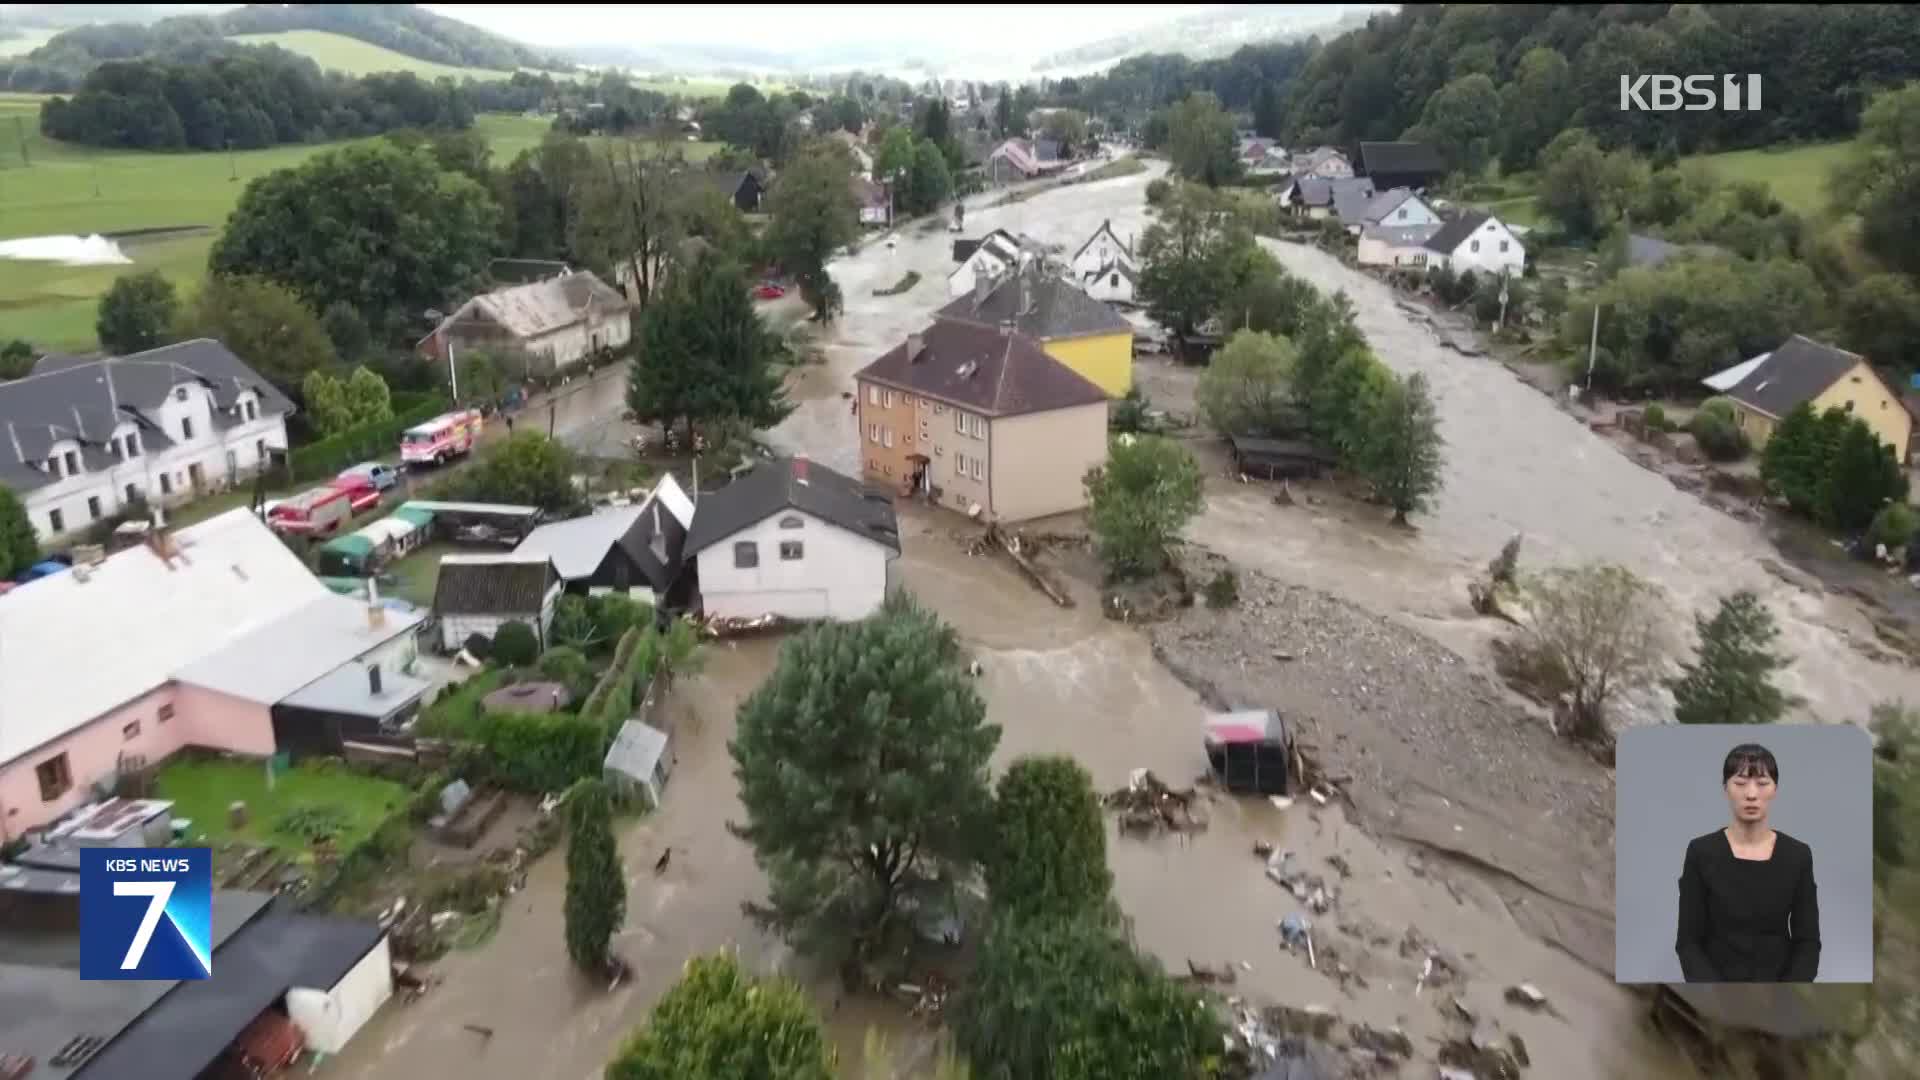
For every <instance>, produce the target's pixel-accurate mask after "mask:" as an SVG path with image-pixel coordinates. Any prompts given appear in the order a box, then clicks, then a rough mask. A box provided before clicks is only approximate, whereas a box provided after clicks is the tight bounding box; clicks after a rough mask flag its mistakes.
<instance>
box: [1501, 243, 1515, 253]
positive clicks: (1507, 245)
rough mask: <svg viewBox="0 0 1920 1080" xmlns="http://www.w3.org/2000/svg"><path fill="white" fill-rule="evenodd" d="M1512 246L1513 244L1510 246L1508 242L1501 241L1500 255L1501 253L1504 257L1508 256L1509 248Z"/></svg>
mask: <svg viewBox="0 0 1920 1080" xmlns="http://www.w3.org/2000/svg"><path fill="white" fill-rule="evenodd" d="M1511 246H1512V245H1511V244H1509V243H1507V242H1506V241H1505V240H1502V241H1500V253H1501V254H1502V255H1504V254H1506V253H1507V248H1509V247H1511Z"/></svg>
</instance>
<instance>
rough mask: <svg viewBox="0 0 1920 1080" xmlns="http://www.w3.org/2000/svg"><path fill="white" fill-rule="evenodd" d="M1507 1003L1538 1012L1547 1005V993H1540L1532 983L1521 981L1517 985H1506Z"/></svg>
mask: <svg viewBox="0 0 1920 1080" xmlns="http://www.w3.org/2000/svg"><path fill="white" fill-rule="evenodd" d="M1507 1004H1509V1005H1518V1006H1520V1007H1521V1008H1523V1009H1531V1010H1533V1011H1535V1012H1538V1011H1540V1010H1541V1009H1544V1008H1546V1007H1547V995H1545V994H1543V993H1541V992H1540V988H1539V987H1536V986H1534V985H1533V984H1532V983H1521V984H1520V985H1519V986H1509V987H1507Z"/></svg>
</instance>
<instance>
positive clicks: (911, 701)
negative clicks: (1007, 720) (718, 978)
mask: <svg viewBox="0 0 1920 1080" xmlns="http://www.w3.org/2000/svg"><path fill="white" fill-rule="evenodd" d="M986 711H987V710H986V703H985V702H984V701H982V700H981V698H980V694H979V691H978V690H976V689H975V687H974V683H973V680H972V679H971V678H970V677H969V676H968V675H967V672H966V668H965V667H964V666H963V665H962V662H961V652H960V641H959V637H958V635H957V634H956V633H955V632H954V630H953V628H952V627H950V626H948V625H946V624H945V623H942V622H941V621H940V619H939V618H938V617H937V616H935V615H934V614H933V613H932V612H930V611H928V610H926V609H925V608H923V607H921V606H919V605H918V604H916V603H915V602H914V601H913V600H912V599H911V598H910V597H908V596H907V595H906V594H904V593H895V594H893V595H892V596H890V597H889V598H888V600H887V602H886V605H885V606H884V607H883V608H882V609H881V611H880V612H879V613H878V614H876V615H873V616H872V617H870V618H867V619H863V620H861V621H859V622H856V623H836V624H828V625H823V626H817V627H813V628H811V629H808V630H806V631H804V632H802V633H801V634H800V635H798V636H797V637H795V638H793V639H792V640H790V641H788V642H787V644H786V645H785V646H784V647H783V648H782V649H781V652H780V660H779V663H778V664H777V665H776V666H775V667H774V670H773V674H772V675H770V676H769V677H768V678H767V681H766V682H764V683H762V684H761V686H760V688H759V689H758V690H755V691H754V692H753V694H752V695H751V696H749V697H748V698H747V700H746V701H745V702H744V703H742V704H741V706H740V713H739V724H738V733H737V734H736V735H735V736H734V739H733V742H732V743H731V744H730V745H729V747H728V750H729V751H730V752H731V754H732V755H733V761H734V776H735V777H736V778H737V779H738V780H739V781H740V800H741V802H742V803H744V804H745V806H746V811H747V825H746V826H745V827H743V828H740V829H738V830H737V832H738V833H739V835H740V836H741V837H742V838H743V839H745V840H746V841H747V842H748V843H750V844H751V845H753V851H754V858H755V859H756V860H757V861H758V862H759V863H760V865H761V867H762V868H763V869H765V870H766V872H767V878H768V884H769V890H770V895H769V897H768V899H767V901H766V903H764V904H749V905H748V906H747V911H748V913H749V914H750V915H753V916H754V917H755V918H756V919H757V920H758V921H760V922H761V923H762V924H763V925H765V926H768V927H769V928H772V929H775V930H778V931H780V932H781V933H783V934H785V935H787V936H788V937H789V938H790V939H791V940H792V941H793V942H794V944H795V946H796V947H797V948H799V949H800V950H802V951H803V952H811V953H815V954H825V955H829V956H831V957H832V958H834V959H838V960H840V961H842V962H843V964H844V965H845V966H843V969H842V970H843V972H844V973H846V974H848V975H852V974H853V973H854V972H856V971H858V970H859V967H860V965H862V964H864V962H866V961H868V960H871V959H873V958H875V957H876V956H878V955H880V953H881V952H882V951H883V949H884V948H885V946H886V945H887V944H888V943H889V941H890V939H891V938H892V932H893V931H894V930H895V929H896V918H895V917H896V915H897V914H898V913H899V911H900V909H901V906H902V904H903V902H904V901H905V900H906V899H907V898H908V896H909V895H910V894H912V893H913V892H914V891H915V890H916V889H917V888H921V887H925V886H928V885H932V884H935V883H937V882H939V881H941V880H945V881H949V882H950V881H953V880H957V879H958V878H959V877H961V876H964V875H965V874H967V873H970V872H971V870H972V868H973V867H974V866H976V865H977V863H978V860H979V855H980V852H981V849H982V847H983V845H984V842H985V836H986V833H987V830H988V828H989V826H990V821H991V818H990V815H991V811H992V803H991V798H992V797H991V794H990V792H989V790H988V787H987V778H988V759H989V758H990V757H991V756H992V754H993V748H994V747H995V746H996V745H998V743H999V741H1000V729H999V727H998V726H996V725H993V724H989V723H987V721H986Z"/></svg>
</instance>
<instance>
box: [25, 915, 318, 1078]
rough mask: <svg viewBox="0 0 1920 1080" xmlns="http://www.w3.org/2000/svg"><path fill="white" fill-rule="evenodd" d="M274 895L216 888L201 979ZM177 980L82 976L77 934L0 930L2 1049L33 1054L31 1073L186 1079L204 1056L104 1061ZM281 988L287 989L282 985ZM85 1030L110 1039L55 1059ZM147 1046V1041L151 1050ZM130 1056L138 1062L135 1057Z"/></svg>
mask: <svg viewBox="0 0 1920 1080" xmlns="http://www.w3.org/2000/svg"><path fill="white" fill-rule="evenodd" d="M272 900H273V896H272V894H270V893H253V892H230V891H222V892H216V893H214V895H213V940H212V941H211V942H209V943H208V944H209V945H210V946H211V947H212V949H213V950H214V955H213V970H214V977H213V978H211V979H206V980H201V981H202V982H203V983H207V984H212V983H215V982H216V981H220V980H224V979H226V978H227V977H228V972H227V958H228V952H229V947H230V946H231V944H232V943H233V941H234V939H235V937H236V936H237V935H238V934H239V932H240V931H241V929H242V928H243V927H245V926H247V925H248V924H249V923H250V922H252V921H253V920H254V919H255V918H256V917H257V916H259V915H260V913H261V912H262V911H263V910H265V909H266V907H267V905H268V904H269V903H271V902H272ZM3 929H4V928H0V930H3ZM16 945H19V946H23V947H16ZM181 985H182V984H180V983H178V982H168V981H151V982H149V981H141V982H82V981H80V945H79V938H78V937H66V936H63V935H61V934H59V933H57V932H47V931H40V932H36V933H33V934H31V936H30V937H25V938H23V939H21V940H20V941H18V942H15V941H9V940H8V939H7V936H6V935H5V934H4V933H3V932H0V1053H4V1054H21V1055H24V1056H27V1057H32V1058H34V1059H36V1060H37V1062H38V1064H37V1066H36V1068H35V1069H34V1072H33V1080H43V1078H44V1080H55V1078H64V1077H69V1076H75V1075H81V1076H84V1077H86V1078H87V1080H92V1078H93V1077H101V1078H103V1080H117V1078H118V1077H122V1076H139V1077H142V1078H143V1080H144V1078H146V1077H148V1076H154V1077H159V1076H162V1075H165V1076H176V1075H178V1076H183V1077H185V1078H189V1080H190V1078H191V1077H192V1076H193V1075H194V1074H195V1073H196V1072H198V1071H199V1068H200V1066H201V1065H204V1064H205V1062H204V1061H202V1062H198V1063H188V1062H184V1061H180V1062H176V1061H172V1060H156V1061H154V1062H148V1063H142V1064H149V1065H152V1066H153V1067H154V1068H155V1069H158V1070H162V1071H150V1070H148V1069H143V1068H139V1067H128V1068H126V1070H125V1071H122V1072H114V1071H111V1070H110V1069H108V1068H102V1067H101V1062H102V1061H104V1060H105V1059H107V1058H108V1056H109V1055H113V1056H114V1057H115V1058H116V1059H117V1058H118V1057H119V1054H118V1049H117V1048H118V1043H119V1041H120V1040H121V1038H123V1037H124V1036H125V1035H126V1034H128V1033H130V1032H131V1031H132V1030H133V1028H134V1027H135V1026H136V1024H137V1023H138V1021H140V1020H141V1018H142V1017H143V1016H146V1015H150V1014H153V1013H157V1012H159V1011H160V1010H161V1007H162V1006H163V1005H164V1003H165V1001H166V999H168V998H169V997H170V996H171V995H172V994H173V993H174V991H175V990H177V989H178V988H179V987H180V986H181ZM328 985H329V986H331V985H332V984H328ZM281 990H282V992H284V991H285V987H282V988H281ZM258 1012H259V1009H255V1010H254V1011H253V1012H252V1013H248V1014H247V1015H246V1016H245V1017H243V1018H242V1019H241V1020H240V1024H242V1025H244V1024H246V1022H247V1021H249V1020H252V1019H253V1017H254V1015H255V1014H257V1013H258ZM235 1030H236V1031H237V1030H238V1028H236V1029H235ZM82 1035H88V1036H93V1037H95V1038H99V1039H103V1040H108V1044H107V1046H106V1047H105V1048H104V1049H102V1050H100V1051H98V1052H96V1054H95V1056H94V1057H93V1058H92V1059H90V1060H86V1061H83V1062H81V1063H80V1065H79V1066H78V1067H75V1066H67V1067H60V1066H56V1065H54V1064H53V1061H52V1059H53V1057H54V1056H55V1055H56V1054H58V1053H59V1052H60V1050H61V1048H63V1047H65V1046H66V1045H67V1044H68V1043H69V1042H71V1041H72V1040H73V1039H74V1038H75V1037H76V1036H82ZM227 1041H228V1040H225V1039H223V1040H221V1041H220V1042H218V1043H216V1044H214V1045H213V1046H212V1047H211V1048H210V1050H209V1052H210V1053H218V1052H219V1051H220V1050H221V1049H222V1048H224V1047H225V1046H226V1044H227ZM151 1051H152V1047H151V1045H149V1048H148V1052H151ZM167 1056H168V1057H170V1055H167ZM181 1056H191V1055H181ZM131 1060H134V1061H138V1059H137V1058H136V1059H131ZM173 1069H184V1072H174V1071H166V1070H173Z"/></svg>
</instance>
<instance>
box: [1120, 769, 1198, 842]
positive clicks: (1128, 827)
mask: <svg viewBox="0 0 1920 1080" xmlns="http://www.w3.org/2000/svg"><path fill="white" fill-rule="evenodd" d="M1197 795H1198V792H1197V790H1196V789H1194V788H1185V789H1176V788H1171V787H1168V786H1167V784H1166V782H1165V781H1163V780H1161V779H1160V778H1159V777H1158V776H1155V775H1154V774H1153V770H1151V769H1136V770H1134V773H1133V777H1132V779H1131V780H1129V781H1128V783H1127V786H1126V787H1123V788H1119V789H1117V790H1115V791H1112V792H1109V793H1108V794H1107V796H1106V798H1104V799H1102V800H1101V801H1102V802H1103V803H1104V804H1105V805H1106V807H1107V809H1109V810H1115V811H1118V812H1119V814H1120V828H1121V829H1122V830H1125V831H1128V832H1153V831H1155V830H1158V829H1166V830H1168V831H1171V832H1198V831H1199V830H1202V829H1205V828H1206V827H1207V820H1206V816H1205V815H1204V814H1200V815H1196V814H1195V813H1194V803H1195V802H1196V801H1197Z"/></svg>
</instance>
